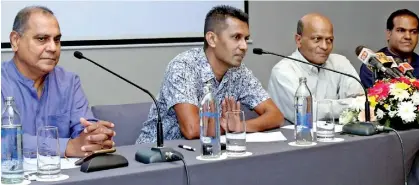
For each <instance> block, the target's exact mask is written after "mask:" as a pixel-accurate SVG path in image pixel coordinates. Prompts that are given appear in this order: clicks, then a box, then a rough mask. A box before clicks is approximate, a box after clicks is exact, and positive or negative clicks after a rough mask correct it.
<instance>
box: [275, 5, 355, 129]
mask: <svg viewBox="0 0 419 185" xmlns="http://www.w3.org/2000/svg"><path fill="white" fill-rule="evenodd" d="M333 40H334V36H333V25H332V23H331V21H330V20H329V19H328V18H327V17H325V16H323V15H320V14H317V13H311V14H307V15H305V16H303V17H302V18H301V19H300V20H299V21H298V24H297V33H296V34H295V42H296V45H297V50H296V51H295V52H294V53H292V54H291V55H290V57H292V58H296V59H299V60H302V61H306V62H310V63H312V64H317V65H319V66H322V67H326V68H330V69H334V70H337V71H341V72H344V73H348V74H351V75H353V76H355V77H357V78H358V79H359V76H358V74H357V72H356V71H355V68H354V67H353V66H352V64H351V63H350V61H349V60H348V59H347V58H346V57H344V56H342V55H338V54H333V53H331V52H332V50H333ZM300 77H306V78H307V86H308V88H309V89H310V91H311V94H312V97H313V100H314V101H313V103H314V105H313V106H314V109H313V118H314V119H313V121H316V120H315V115H316V107H317V106H316V101H318V100H323V99H331V100H332V102H333V103H332V104H333V109H332V110H333V115H334V118H335V119H336V118H339V114H340V113H341V112H342V111H343V110H344V109H345V108H347V107H348V106H349V104H350V103H351V101H352V100H353V98H354V97H356V96H359V95H362V94H363V89H362V87H361V84H359V83H358V82H357V81H356V80H355V79H352V78H350V77H346V76H343V75H341V74H337V73H334V72H331V71H326V70H324V69H320V68H317V67H315V66H311V65H307V64H302V63H299V62H296V61H293V60H290V59H282V60H281V61H279V62H278V63H277V64H276V65H275V66H274V68H273V69H272V73H271V77H270V80H269V85H268V92H269V94H270V96H271V97H272V99H273V101H274V102H275V104H276V105H277V106H278V108H279V109H280V110H281V111H282V112H283V113H284V116H285V118H287V119H288V120H289V121H292V122H294V121H295V118H294V117H295V115H294V114H295V108H294V95H295V92H296V91H297V88H298V86H299V78H300ZM319 110H320V111H319V116H320V117H321V116H322V115H324V113H325V112H322V110H324V109H322V108H319Z"/></svg>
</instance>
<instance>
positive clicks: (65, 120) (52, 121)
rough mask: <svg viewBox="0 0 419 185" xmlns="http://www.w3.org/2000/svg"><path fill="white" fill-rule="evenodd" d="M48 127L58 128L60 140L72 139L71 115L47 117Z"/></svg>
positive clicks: (63, 114) (62, 114)
mask: <svg viewBox="0 0 419 185" xmlns="http://www.w3.org/2000/svg"><path fill="white" fill-rule="evenodd" d="M47 119H48V122H47V123H48V125H51V126H56V127H57V128H58V135H59V136H60V138H69V137H70V114H69V113H61V114H55V115H49V116H48V117H47Z"/></svg>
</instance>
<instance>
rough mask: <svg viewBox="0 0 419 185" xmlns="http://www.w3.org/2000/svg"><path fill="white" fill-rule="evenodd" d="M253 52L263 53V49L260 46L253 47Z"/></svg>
mask: <svg viewBox="0 0 419 185" xmlns="http://www.w3.org/2000/svg"><path fill="white" fill-rule="evenodd" d="M253 53H254V54H257V55H261V54H263V49H262V48H253Z"/></svg>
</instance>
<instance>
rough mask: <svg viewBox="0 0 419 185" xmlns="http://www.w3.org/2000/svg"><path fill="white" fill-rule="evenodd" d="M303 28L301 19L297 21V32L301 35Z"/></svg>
mask: <svg viewBox="0 0 419 185" xmlns="http://www.w3.org/2000/svg"><path fill="white" fill-rule="evenodd" d="M303 29H304V24H303V21H302V20H299V21H298V23H297V34H298V35H302V34H303Z"/></svg>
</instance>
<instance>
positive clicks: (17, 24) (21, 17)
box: [13, 6, 54, 35]
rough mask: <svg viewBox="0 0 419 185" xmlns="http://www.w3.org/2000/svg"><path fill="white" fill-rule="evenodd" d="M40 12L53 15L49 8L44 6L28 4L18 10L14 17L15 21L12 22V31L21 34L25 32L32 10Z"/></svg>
mask: <svg viewBox="0 0 419 185" xmlns="http://www.w3.org/2000/svg"><path fill="white" fill-rule="evenodd" d="M37 11H39V12H41V13H43V14H49V15H54V12H52V11H51V10H50V9H49V8H47V7H45V6H28V7H25V8H23V9H22V10H20V11H19V12H18V13H17V15H16V17H15V21H14V22H13V31H15V32H17V33H19V34H20V35H22V34H23V33H24V32H25V29H26V24H27V22H28V20H29V17H30V16H31V14H32V13H34V12H37Z"/></svg>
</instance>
